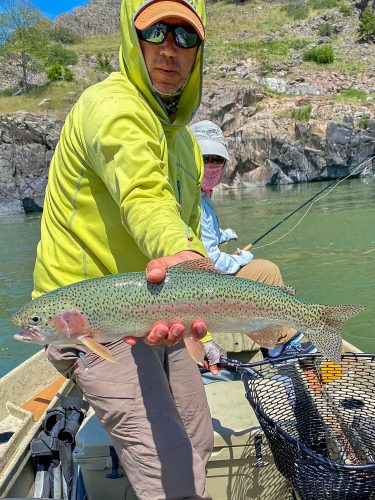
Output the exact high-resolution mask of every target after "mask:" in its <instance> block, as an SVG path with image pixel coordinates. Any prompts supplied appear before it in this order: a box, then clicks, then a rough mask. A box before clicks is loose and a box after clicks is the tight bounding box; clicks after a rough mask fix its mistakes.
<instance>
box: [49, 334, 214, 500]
mask: <svg viewBox="0 0 375 500" xmlns="http://www.w3.org/2000/svg"><path fill="white" fill-rule="evenodd" d="M77 347H78V349H79V350H80V351H82V352H84V353H85V359H86V363H87V365H88V369H87V370H85V369H84V368H83V366H82V364H81V363H80V362H77V353H78V351H77V350H76V349H74V348H71V347H56V346H49V347H48V349H47V356H48V358H49V360H50V361H51V362H52V363H53V364H54V365H55V366H56V368H57V369H58V370H59V371H60V372H61V373H63V374H64V375H66V376H69V377H71V378H72V379H73V380H74V381H75V382H76V383H77V384H78V386H79V388H80V389H81V391H82V392H83V394H84V395H85V398H86V399H87V401H88V402H89V403H90V404H91V406H92V407H93V409H94V410H95V413H96V414H97V415H98V417H99V419H100V421H101V422H102V424H103V426H104V428H105V429H106V430H107V432H108V433H109V434H110V436H111V439H112V441H113V445H114V447H115V449H116V451H117V453H118V455H119V457H120V460H121V462H122V464H123V466H124V469H125V470H126V473H127V475H128V477H129V480H130V482H131V484H132V486H133V488H134V491H135V493H136V495H137V497H138V498H139V499H141V500H143V499H144V500H146V499H147V500H166V499H168V500H172V499H200V498H210V496H209V495H208V493H207V492H206V490H205V481H206V470H205V468H206V464H207V461H208V459H209V457H210V454H211V452H212V447H213V429H212V421H211V416H210V411H209V408H208V404H207V400H206V395H205V391H204V387H203V384H202V380H201V376H200V373H199V370H198V368H197V365H196V364H195V363H194V362H193V361H192V359H191V358H190V356H189V355H188V353H187V351H186V349H185V348H184V345H183V343H182V342H180V343H179V344H178V345H176V346H174V347H166V346H165V345H162V346H152V347H151V346H148V345H146V344H145V343H144V342H143V341H142V340H140V341H138V343H137V345H136V346H134V347H130V346H128V345H127V344H125V343H124V342H123V341H122V340H120V341H116V342H112V343H110V344H107V347H108V348H109V349H110V350H111V352H112V354H113V355H114V357H115V359H116V361H117V363H110V362H108V361H106V360H104V359H102V358H99V357H98V356H97V355H96V354H94V353H92V352H88V351H87V349H86V348H85V347H84V346H82V345H80V346H77Z"/></svg>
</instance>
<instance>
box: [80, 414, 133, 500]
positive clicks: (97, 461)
mask: <svg viewBox="0 0 375 500" xmlns="http://www.w3.org/2000/svg"><path fill="white" fill-rule="evenodd" d="M73 460H74V462H75V463H76V464H77V465H78V466H79V469H80V472H81V475H82V479H83V482H84V485H85V489H86V493H87V500H137V497H136V496H135V493H134V491H133V488H132V487H131V485H130V483H129V480H128V478H127V476H126V473H125V471H124V469H123V468H122V466H121V464H120V463H119V464H118V467H116V466H117V464H116V461H117V455H115V454H114V449H113V447H112V443H111V440H110V438H109V436H108V434H107V432H106V431H105V430H104V428H103V427H102V425H101V423H100V422H99V419H98V418H97V416H96V415H95V413H94V412H93V411H92V410H91V409H90V411H89V413H88V415H87V417H86V418H85V420H84V421H83V424H82V426H81V428H80V429H79V431H78V433H77V435H76V446H75V448H74V452H73Z"/></svg>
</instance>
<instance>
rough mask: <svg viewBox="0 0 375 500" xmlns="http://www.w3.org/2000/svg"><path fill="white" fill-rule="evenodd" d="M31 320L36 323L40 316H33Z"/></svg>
mask: <svg viewBox="0 0 375 500" xmlns="http://www.w3.org/2000/svg"><path fill="white" fill-rule="evenodd" d="M31 321H33V322H34V323H38V321H39V318H38V316H33V317H32V318H31Z"/></svg>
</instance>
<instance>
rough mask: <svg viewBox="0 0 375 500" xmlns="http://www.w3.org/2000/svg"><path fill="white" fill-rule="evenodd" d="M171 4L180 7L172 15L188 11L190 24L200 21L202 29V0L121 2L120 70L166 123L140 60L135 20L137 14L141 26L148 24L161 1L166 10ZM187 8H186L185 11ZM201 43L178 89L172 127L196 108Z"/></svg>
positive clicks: (199, 91) (183, 121)
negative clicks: (184, 83) (140, 17)
mask: <svg viewBox="0 0 375 500" xmlns="http://www.w3.org/2000/svg"><path fill="white" fill-rule="evenodd" d="M173 3H175V4H176V6H177V5H179V6H181V7H177V11H178V13H177V14H176V13H174V14H173V15H174V16H175V17H181V18H183V19H186V17H184V16H186V13H188V15H189V13H190V12H191V18H190V20H189V22H190V23H191V24H193V23H196V24H197V27H199V25H200V22H199V20H200V21H201V28H200V29H201V30H202V27H203V28H204V26H205V23H206V10H205V2H204V0H174V1H164V0H151V1H150V0H149V1H144V0H123V1H122V5H121V40H122V42H121V47H120V69H121V73H122V74H123V75H126V76H127V77H128V78H129V80H130V81H131V82H132V83H133V85H135V86H136V87H137V88H138V90H139V91H140V92H141V93H142V95H143V96H144V98H145V99H146V100H147V102H148V103H149V105H150V106H151V108H152V110H153V111H154V113H155V114H156V115H157V116H158V118H159V119H160V120H161V122H162V123H163V124H165V125H167V124H171V122H170V118H169V116H168V113H167V111H166V108H165V106H164V104H163V102H162V101H161V98H160V96H159V94H158V92H157V91H156V89H155V88H154V87H153V85H152V82H151V79H150V77H149V74H148V71H147V67H146V64H145V62H144V59H143V54H142V51H141V47H140V44H139V40H138V36H137V32H136V28H135V24H134V22H135V19H136V18H137V16H138V15H140V16H142V21H141V22H142V23H144V26H147V25H150V23H151V24H152V22H153V21H152V20H155V22H156V20H159V19H160V12H161V9H160V7H162V4H164V7H163V8H166V9H168V8H171V7H172V6H173ZM171 4H172V5H171ZM186 8H187V9H188V10H186ZM166 12H167V11H166ZM169 15H171V14H169ZM151 19H152V20H151ZM138 22H139V19H138ZM193 25H194V24H193ZM196 29H197V28H196ZM197 32H198V34H199V35H200V36H201V35H202V33H200V32H199V30H198V29H197ZM203 43H204V42H202V43H201V44H200V46H199V48H198V52H197V56H196V59H195V64H194V66H193V69H192V71H191V74H190V77H189V79H188V81H187V83H186V85H185V86H184V88H183V90H182V92H181V96H180V100H179V107H178V111H177V113H176V116H175V118H174V121H173V123H172V125H173V126H183V125H187V124H188V123H189V122H190V121H191V119H192V118H193V116H194V114H195V112H196V110H197V109H198V107H199V104H200V100H201V94H202V62H203Z"/></svg>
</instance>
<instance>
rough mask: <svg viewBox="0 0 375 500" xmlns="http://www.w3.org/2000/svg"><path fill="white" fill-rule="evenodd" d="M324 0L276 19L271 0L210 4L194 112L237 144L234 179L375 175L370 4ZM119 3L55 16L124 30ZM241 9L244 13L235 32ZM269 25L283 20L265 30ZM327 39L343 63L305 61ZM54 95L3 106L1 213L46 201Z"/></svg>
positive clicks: (93, 66) (86, 62) (258, 181)
mask: <svg viewBox="0 0 375 500" xmlns="http://www.w3.org/2000/svg"><path fill="white" fill-rule="evenodd" d="M319 1H320V2H326V3H327V4H328V7H327V8H325V9H320V10H317V12H316V14H315V11H313V13H314V15H309V16H307V17H306V19H302V20H297V21H295V20H293V19H290V18H287V21H285V22H280V23H278V24H277V19H278V17H280V16H281V15H284V14H282V13H283V12H284V11H283V10H282V9H283V8H284V6H285V4H281V3H280V2H273V6H272V9H273V10H275V9H278V11H277V12H278V15H275V16H273V18H270V15H269V13H268V12H269V9H270V5H269V3H268V2H264V1H260V2H259V1H258V2H254V1H252V0H248V1H243V2H231V3H230V2H223V1H220V2H213V3H210V5H208V40H207V44H206V65H205V68H204V73H205V83H204V92H203V99H202V105H201V107H200V109H199V112H198V114H197V116H196V117H195V120H198V119H204V118H208V119H211V120H212V121H215V122H216V123H218V124H219V125H220V126H221V127H222V128H223V130H224V133H225V136H226V139H227V141H228V146H229V149H230V152H231V160H230V162H229V166H228V168H227V170H226V174H225V178H224V185H231V186H233V185H246V186H256V185H272V184H286V183H295V182H304V181H312V180H326V179H327V180H328V179H333V178H336V177H343V176H345V175H347V174H348V173H349V172H352V171H354V170H355V169H356V167H357V166H359V165H360V166H361V167H360V168H359V169H358V171H357V170H355V173H356V174H359V175H375V159H374V158H375V43H372V42H370V41H368V42H364V41H361V40H360V39H359V37H358V18H359V15H360V12H361V9H363V8H364V6H365V5H367V4H368V2H366V0H362V4H361V5H357V4H353V3H346V4H337V3H335V0H306V5H310V3H309V2H319ZM374 1H375V0H374ZM329 2H331V4H329ZM120 3H121V2H120V0H92V1H91V2H90V3H89V4H88V5H87V6H86V7H83V8H79V9H76V10H75V11H74V12H73V13H72V14H69V15H68V14H67V15H64V16H60V17H59V18H58V19H57V22H58V23H64V24H65V25H67V26H69V27H70V28H73V29H75V30H76V31H77V32H79V33H80V34H82V33H91V34H92V33H98V32H99V33H102V34H105V33H112V32H116V30H117V27H118V14H119V5H120ZM234 3H237V5H234ZM332 4H334V6H333V7H332V6H330V5H332ZM295 5H296V4H295ZM311 5H316V4H312V3H311ZM343 5H345V6H346V8H343ZM310 8H311V9H312V8H313V7H310ZM348 9H349V10H348ZM349 11H350V14H349V15H348V12H349ZM98 13H99V14H98ZM267 16H268V17H267ZM238 18H241V19H244V20H245V19H246V22H245V23H242V25H241V26H238V23H237V25H236V30H235V31H234V30H233V26H234V25H235V24H234V23H235V20H236V19H238ZM253 18H254V19H253ZM116 23H117V24H116ZM269 23H276V24H275V25H274V26H273V28H272V29H265V28H264V26H265V27H267V26H269ZM210 26H214V27H215V29H213V28H210ZM323 35H324V36H323ZM102 36H103V37H104V36H105V35H102ZM103 40H105V38H103ZM327 44H329V45H331V46H332V47H333V50H334V52H335V57H336V60H335V62H334V64H325V65H318V64H315V63H307V62H305V61H304V60H303V59H304V56H303V54H304V52H305V51H306V50H307V49H309V48H312V47H320V46H324V45H327ZM98 45H100V43H99V44H98ZM116 53H117V48H116ZM116 53H115V52H113V54H111V64H112V67H113V68H114V69H116V67H117V61H116V58H117V55H116ZM97 68H98V61H97V55H96V54H90V53H85V55H81V57H80V62H79V64H78V65H77V66H75V67H73V70H74V72H75V74H76V82H75V85H76V87H75V88H74V92H73V91H72V90H70V91H69V89H68V90H67V92H66V94H65V95H63V96H62V97H61V100H62V101H63V102H64V103H66V105H67V110H68V109H69V107H70V106H71V105H72V104H73V103H74V102H75V100H76V99H77V98H78V96H79V93H80V91H81V90H83V89H84V88H85V87H86V86H87V85H88V84H90V83H94V82H95V81H98V80H100V79H102V78H105V76H106V75H105V73H102V72H101V71H98V69H97ZM80 89H81V90H80ZM46 97H47V98H45V99H41V101H40V103H39V108H40V114H35V113H33V114H31V113H27V112H18V113H16V114H8V115H0V173H1V177H0V179H1V181H0V213H11V212H17V211H23V210H26V211H27V210H40V209H41V207H42V204H43V196H44V187H45V184H46V181H47V176H48V165H49V161H50V158H51V156H52V154H53V150H54V147H55V145H56V142H57V140H58V136H59V132H60V130H61V127H62V120H59V119H57V118H56V116H54V110H53V102H54V101H53V100H52V99H48V96H46ZM43 110H44V111H43ZM46 113H48V114H46Z"/></svg>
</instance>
